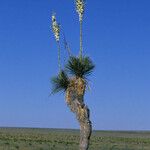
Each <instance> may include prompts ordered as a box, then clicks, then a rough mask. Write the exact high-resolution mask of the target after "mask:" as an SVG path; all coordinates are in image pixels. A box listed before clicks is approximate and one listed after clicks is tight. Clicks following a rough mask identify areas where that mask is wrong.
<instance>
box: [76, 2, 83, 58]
mask: <svg viewBox="0 0 150 150" xmlns="http://www.w3.org/2000/svg"><path fill="white" fill-rule="evenodd" d="M84 7H85V2H84V0H76V11H77V13H78V15H79V22H80V53H79V56H80V58H82V51H83V48H82V20H83V14H84Z"/></svg>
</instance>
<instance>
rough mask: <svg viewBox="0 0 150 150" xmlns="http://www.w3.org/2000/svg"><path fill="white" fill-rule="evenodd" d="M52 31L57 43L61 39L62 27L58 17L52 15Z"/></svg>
mask: <svg viewBox="0 0 150 150" xmlns="http://www.w3.org/2000/svg"><path fill="white" fill-rule="evenodd" d="M52 29H53V33H54V36H55V39H56V41H57V42H58V41H59V37H60V26H59V24H58V23H57V21H56V17H55V14H53V15H52Z"/></svg>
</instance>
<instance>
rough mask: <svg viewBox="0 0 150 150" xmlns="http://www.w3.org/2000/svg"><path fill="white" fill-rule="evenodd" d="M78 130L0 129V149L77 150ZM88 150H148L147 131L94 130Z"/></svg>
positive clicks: (148, 134) (149, 146) (148, 136)
mask: <svg viewBox="0 0 150 150" xmlns="http://www.w3.org/2000/svg"><path fill="white" fill-rule="evenodd" d="M78 142H79V130H69V129H34V128H0V150H78ZM90 150H150V132H146V131H145V132H142V131H141V132H138V131H94V132H93V134H92V138H91V142H90Z"/></svg>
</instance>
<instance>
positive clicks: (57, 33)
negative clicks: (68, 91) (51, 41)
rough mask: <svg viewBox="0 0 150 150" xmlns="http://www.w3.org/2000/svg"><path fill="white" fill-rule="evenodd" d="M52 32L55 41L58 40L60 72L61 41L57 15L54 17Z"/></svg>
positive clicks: (59, 65)
mask: <svg viewBox="0 0 150 150" xmlns="http://www.w3.org/2000/svg"><path fill="white" fill-rule="evenodd" d="M52 30H53V33H54V36H55V40H56V42H57V46H58V67H59V70H61V59H60V43H59V39H60V25H59V24H58V23H57V21H56V17H55V14H53V15H52Z"/></svg>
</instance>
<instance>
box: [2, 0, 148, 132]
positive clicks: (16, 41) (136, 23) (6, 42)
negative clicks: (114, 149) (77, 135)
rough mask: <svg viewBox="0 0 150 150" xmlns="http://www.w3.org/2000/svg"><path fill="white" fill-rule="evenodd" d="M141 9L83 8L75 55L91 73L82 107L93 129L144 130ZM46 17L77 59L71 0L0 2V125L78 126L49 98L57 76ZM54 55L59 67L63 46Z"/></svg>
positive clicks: (93, 0)
mask: <svg viewBox="0 0 150 150" xmlns="http://www.w3.org/2000/svg"><path fill="white" fill-rule="evenodd" d="M149 6H150V1H148V0H145V1H142V0H133V1H131V0H124V1H120V0H114V1H112V0H87V2H86V10H85V16H84V23H83V35H84V39H83V46H84V49H83V51H84V54H87V55H88V56H90V57H91V58H92V59H93V61H94V63H95V65H96V68H95V71H94V73H93V75H92V76H91V77H90V86H91V91H89V92H87V94H86V96H85V101H86V103H87V104H88V106H89V107H90V109H91V120H92V122H93V128H94V129H100V130H150V119H149V115H150V110H149V106H150V41H149V40H150V9H149ZM53 11H55V12H56V13H57V20H58V21H59V22H60V23H61V28H62V29H63V32H65V35H66V38H67V41H68V42H69V45H70V47H71V49H72V51H73V52H74V54H75V55H77V54H78V50H79V26H78V25H79V23H78V16H77V14H76V12H75V10H74V1H68V0H61V1H60V0H44V1H42V0H26V1H20V0H13V1H11V0H5V1H4V0H1V1H0V20H1V21H0V126H13V127H18V126H19V127H46V128H79V127H78V123H77V121H76V119H75V116H74V114H72V113H71V112H70V110H69V109H68V108H67V106H66V104H65V99H64V95H63V94H57V95H54V96H51V97H49V93H50V87H51V85H50V77H52V76H53V75H55V74H57V72H58V65H57V46H56V43H55V40H54V37H53V34H52V32H51V30H50V22H51V13H52V12H53ZM61 41H62V38H61ZM61 49H62V53H61V57H62V63H64V62H65V61H66V59H67V57H65V55H66V54H67V52H66V51H65V50H64V49H63V43H62V46H61Z"/></svg>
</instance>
